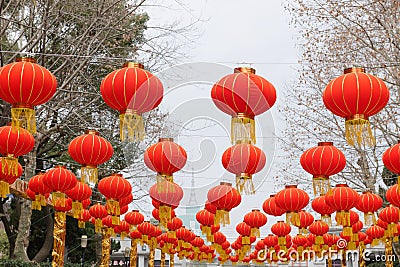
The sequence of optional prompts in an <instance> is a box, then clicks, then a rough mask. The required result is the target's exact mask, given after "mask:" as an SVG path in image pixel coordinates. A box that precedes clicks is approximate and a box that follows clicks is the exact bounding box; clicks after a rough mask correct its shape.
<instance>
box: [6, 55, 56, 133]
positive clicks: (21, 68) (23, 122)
mask: <svg viewBox="0 0 400 267" xmlns="http://www.w3.org/2000/svg"><path fill="white" fill-rule="evenodd" d="M56 88H57V81H56V78H55V77H54V75H53V74H52V73H51V72H50V71H49V70H47V69H46V68H44V67H42V66H40V65H38V64H36V59H34V58H29V57H24V58H17V62H15V63H11V64H8V65H6V66H3V67H2V68H1V69H0V98H1V99H3V100H4V101H6V102H8V103H10V104H11V105H12V108H11V117H12V125H13V126H16V127H18V128H20V127H22V128H25V129H26V130H28V131H29V132H31V133H36V122H35V110H34V106H38V105H41V104H44V103H46V102H47V101H49V100H50V98H52V96H53V95H54V93H55V92H56Z"/></svg>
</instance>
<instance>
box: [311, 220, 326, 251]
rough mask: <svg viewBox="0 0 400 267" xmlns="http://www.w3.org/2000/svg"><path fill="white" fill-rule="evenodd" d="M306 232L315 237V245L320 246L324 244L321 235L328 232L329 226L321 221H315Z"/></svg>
mask: <svg viewBox="0 0 400 267" xmlns="http://www.w3.org/2000/svg"><path fill="white" fill-rule="evenodd" d="M308 230H310V233H312V234H314V235H315V244H316V245H322V244H324V238H323V235H324V234H326V233H327V232H328V231H329V226H328V224H327V223H325V222H323V221H320V220H316V221H314V222H313V223H312V224H311V225H310V226H309V227H308Z"/></svg>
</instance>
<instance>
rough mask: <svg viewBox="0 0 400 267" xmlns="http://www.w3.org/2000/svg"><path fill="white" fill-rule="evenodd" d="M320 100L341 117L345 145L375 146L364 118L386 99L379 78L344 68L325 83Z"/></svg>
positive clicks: (383, 84) (380, 106) (387, 95)
mask: <svg viewBox="0 0 400 267" xmlns="http://www.w3.org/2000/svg"><path fill="white" fill-rule="evenodd" d="M322 99H323V101H324V104H325V107H326V108H327V109H329V110H330V111H331V112H332V113H333V114H335V115H337V116H340V117H342V118H345V120H346V141H347V143H348V144H349V145H352V146H355V144H358V145H367V146H373V145H375V139H374V137H373V135H372V132H371V128H370V123H369V120H368V119H369V117H371V116H372V115H375V114H376V113H378V112H379V111H380V110H381V109H383V108H384V107H385V106H386V104H387V102H388V100H389V90H388V89H387V87H386V85H385V83H384V82H383V81H382V80H381V79H379V78H377V77H375V76H373V75H371V74H366V73H364V69H363V68H349V69H345V71H344V74H343V75H341V76H340V77H338V78H335V79H333V80H332V81H330V82H329V83H328V85H327V86H326V89H325V91H324V92H323V95H322Z"/></svg>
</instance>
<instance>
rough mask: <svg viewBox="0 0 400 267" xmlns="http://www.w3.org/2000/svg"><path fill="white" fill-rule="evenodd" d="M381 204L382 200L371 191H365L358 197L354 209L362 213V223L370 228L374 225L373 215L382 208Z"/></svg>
mask: <svg viewBox="0 0 400 267" xmlns="http://www.w3.org/2000/svg"><path fill="white" fill-rule="evenodd" d="M387 192H389V191H387ZM382 204H383V200H382V198H381V197H380V196H378V195H377V194H374V193H372V192H371V191H365V192H363V193H362V195H360V198H359V201H358V203H357V205H356V209H358V210H359V211H362V212H364V222H365V225H366V226H371V225H373V224H375V223H376V218H375V215H374V213H375V212H377V211H378V210H379V209H380V208H381V207H382Z"/></svg>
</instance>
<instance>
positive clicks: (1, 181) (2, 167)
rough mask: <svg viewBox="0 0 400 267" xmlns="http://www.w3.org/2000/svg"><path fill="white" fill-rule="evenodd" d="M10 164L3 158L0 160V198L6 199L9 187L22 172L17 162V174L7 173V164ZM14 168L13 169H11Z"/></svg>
mask: <svg viewBox="0 0 400 267" xmlns="http://www.w3.org/2000/svg"><path fill="white" fill-rule="evenodd" d="M9 163H10V162H9V161H7V160H5V159H4V158H0V197H1V198H6V197H7V195H8V194H10V185H11V184H13V183H14V182H15V180H17V179H18V178H19V177H20V176H21V175H22V172H23V169H22V166H21V164H19V163H18V162H17V172H16V173H14V171H13V172H8V171H7V169H8V168H9V166H8V164H9ZM13 168H14V167H13ZM38 208H39V207H38Z"/></svg>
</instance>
